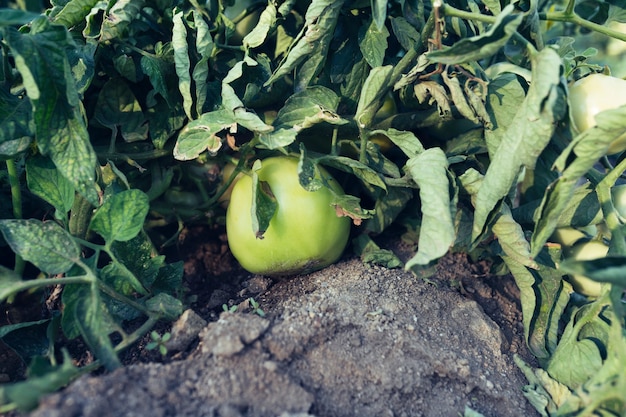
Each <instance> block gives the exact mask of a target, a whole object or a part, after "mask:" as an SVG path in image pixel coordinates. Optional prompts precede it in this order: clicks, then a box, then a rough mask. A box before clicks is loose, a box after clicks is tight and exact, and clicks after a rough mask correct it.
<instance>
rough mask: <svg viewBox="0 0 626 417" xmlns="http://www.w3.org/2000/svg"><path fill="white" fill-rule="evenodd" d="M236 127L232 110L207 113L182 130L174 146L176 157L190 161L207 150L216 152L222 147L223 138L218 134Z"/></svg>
mask: <svg viewBox="0 0 626 417" xmlns="http://www.w3.org/2000/svg"><path fill="white" fill-rule="evenodd" d="M235 129H236V122H235V118H234V116H233V114H232V112H231V111H228V110H216V111H213V112H210V113H205V114H203V115H202V116H200V117H199V118H198V119H196V120H193V121H191V122H189V123H188V124H187V126H185V127H184V128H183V130H181V132H180V134H179V136H178V139H177V141H176V146H174V158H176V159H178V160H180V161H189V160H192V159H196V158H197V157H198V156H200V154H201V153H203V152H204V151H207V150H208V152H209V153H210V154H215V153H216V152H217V151H218V150H219V149H220V148H221V147H222V140H221V139H220V138H219V136H217V134H218V133H219V132H221V131H222V130H227V131H229V132H232V131H233V130H235Z"/></svg>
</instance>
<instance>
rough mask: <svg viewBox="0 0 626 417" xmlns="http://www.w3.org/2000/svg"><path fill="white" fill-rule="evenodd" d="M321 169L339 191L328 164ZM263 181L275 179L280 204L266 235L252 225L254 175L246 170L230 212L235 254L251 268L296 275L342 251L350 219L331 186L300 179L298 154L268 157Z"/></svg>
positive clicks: (328, 261)
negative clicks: (341, 212) (311, 185)
mask: <svg viewBox="0 0 626 417" xmlns="http://www.w3.org/2000/svg"><path fill="white" fill-rule="evenodd" d="M319 174H320V175H321V176H323V178H324V179H325V180H326V181H327V182H328V183H329V185H330V187H331V188H332V190H333V191H334V193H336V194H343V190H342V189H341V186H340V185H339V184H338V183H337V181H336V180H335V179H334V178H333V177H332V176H331V175H330V174H329V173H328V172H327V171H326V170H325V169H323V168H322V167H319ZM257 175H258V177H259V181H265V182H267V183H268V184H269V186H270V188H271V191H272V193H273V195H274V197H275V198H276V202H277V205H278V206H277V208H276V211H275V213H274V216H273V217H272V219H271V221H270V223H269V227H268V229H267V231H266V232H265V234H264V236H263V238H262V239H258V238H257V237H256V236H255V233H254V232H253V228H252V214H251V212H252V186H253V184H252V178H251V177H250V176H248V175H244V176H242V177H241V178H240V179H239V180H238V181H237V184H235V187H234V188H233V191H232V194H231V199H230V204H229V206H228V210H227V212H226V233H227V235H228V244H229V246H230V250H231V252H232V254H233V256H234V257H235V258H236V259H237V260H238V261H239V263H240V264H241V266H242V267H244V268H245V269H246V270H248V271H249V272H252V273H255V274H263V275H294V274H300V273H308V272H311V271H315V270H318V269H321V268H324V267H326V266H328V265H330V264H332V263H333V262H335V261H337V259H339V257H340V256H341V254H342V252H343V250H344V248H345V246H346V244H347V242H348V237H349V234H350V219H349V218H347V217H339V216H337V214H336V211H335V208H334V207H333V206H332V205H331V203H332V201H333V193H332V192H331V191H330V190H329V189H327V188H326V187H322V188H320V189H319V190H317V191H307V190H305V189H304V188H303V187H302V186H301V185H300V182H299V179H298V160H297V159H296V158H292V157H284V156H279V157H273V158H268V159H265V160H263V161H262V164H261V168H260V169H259V170H258V171H257Z"/></svg>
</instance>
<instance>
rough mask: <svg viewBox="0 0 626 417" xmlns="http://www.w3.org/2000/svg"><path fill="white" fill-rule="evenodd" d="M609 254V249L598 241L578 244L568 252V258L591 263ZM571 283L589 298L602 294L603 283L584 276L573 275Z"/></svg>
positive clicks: (576, 289)
mask: <svg viewBox="0 0 626 417" xmlns="http://www.w3.org/2000/svg"><path fill="white" fill-rule="evenodd" d="M608 252H609V247H608V246H607V245H605V244H604V243H602V242H600V241H598V240H590V241H587V242H581V243H577V244H575V245H574V246H572V247H571V248H570V249H569V250H567V255H568V257H571V258H574V259H576V260H578V261H591V260H593V259H600V258H604V257H605V256H606V254H607V253H608ZM570 282H571V283H572V286H573V287H574V290H575V291H576V292H578V293H580V294H583V295H586V296H588V297H598V296H599V295H600V294H601V292H602V283H600V282H597V281H594V280H592V279H591V278H588V277H586V276H584V275H579V274H575V275H571V276H570Z"/></svg>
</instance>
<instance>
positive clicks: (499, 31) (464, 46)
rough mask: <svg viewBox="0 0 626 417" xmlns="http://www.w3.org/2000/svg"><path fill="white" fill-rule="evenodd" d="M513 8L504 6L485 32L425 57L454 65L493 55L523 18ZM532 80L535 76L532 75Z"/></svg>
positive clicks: (515, 29) (429, 53)
mask: <svg viewBox="0 0 626 417" xmlns="http://www.w3.org/2000/svg"><path fill="white" fill-rule="evenodd" d="M514 9H515V8H514V7H513V5H508V6H507V7H505V8H504V9H503V10H502V13H500V14H499V15H498V16H497V18H496V22H495V23H494V24H493V26H492V27H491V28H490V29H489V31H487V32H486V33H484V34H482V35H478V36H472V37H469V38H465V39H461V40H460V41H458V42H456V43H455V44H454V45H452V46H451V47H449V48H444V49H440V50H436V51H432V52H428V53H427V54H426V57H427V58H428V60H429V61H431V62H438V63H441V64H446V65H456V64H463V63H467V62H472V61H480V60H481V59H485V58H489V57H492V56H494V55H495V54H496V53H497V52H498V51H499V50H500V49H501V48H502V47H503V46H504V45H505V44H506V43H507V42H508V40H509V39H510V38H511V36H512V35H513V34H514V33H515V32H516V31H517V28H518V26H519V25H520V24H521V22H522V20H523V18H524V15H523V14H522V13H516V12H515V10H514ZM533 80H536V78H535V77H533Z"/></svg>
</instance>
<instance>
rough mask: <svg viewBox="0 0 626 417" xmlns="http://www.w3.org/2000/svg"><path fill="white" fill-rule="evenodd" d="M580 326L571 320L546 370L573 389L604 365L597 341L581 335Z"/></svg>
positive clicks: (573, 319)
mask: <svg viewBox="0 0 626 417" xmlns="http://www.w3.org/2000/svg"><path fill="white" fill-rule="evenodd" d="M579 330H580V326H579V325H577V323H576V320H575V318H574V317H572V319H570V320H569V322H568V324H567V326H566V327H565V330H564V331H563V336H561V340H560V342H559V344H558V346H557V348H556V350H555V351H554V353H553V354H552V356H551V357H550V360H549V361H548V365H547V368H546V370H547V371H548V373H549V374H550V376H551V377H552V378H554V379H556V380H557V381H559V382H560V383H561V384H565V385H567V386H568V387H569V388H571V389H572V390H574V389H576V388H578V387H579V386H580V385H582V384H583V383H584V382H586V381H587V380H588V379H589V378H590V377H591V376H592V375H594V374H595V373H596V372H598V370H599V369H600V368H601V367H602V355H601V353H600V349H599V348H598V345H597V344H596V342H595V341H594V340H592V339H587V338H580V337H579Z"/></svg>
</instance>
